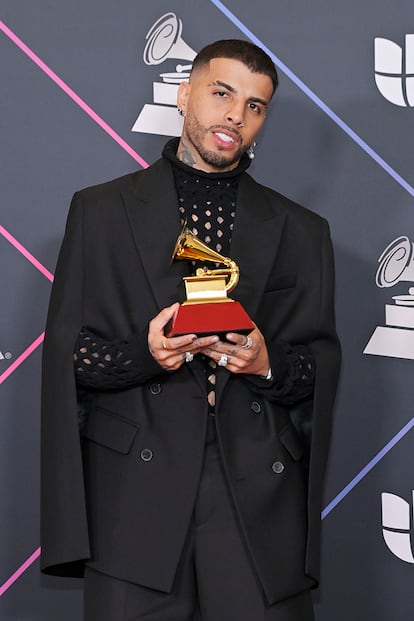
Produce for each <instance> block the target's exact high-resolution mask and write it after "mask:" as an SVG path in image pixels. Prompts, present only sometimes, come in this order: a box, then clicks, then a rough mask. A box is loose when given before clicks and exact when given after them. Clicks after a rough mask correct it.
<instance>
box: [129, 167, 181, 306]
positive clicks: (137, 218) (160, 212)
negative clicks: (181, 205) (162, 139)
mask: <svg viewBox="0 0 414 621" xmlns="http://www.w3.org/2000/svg"><path fill="white" fill-rule="evenodd" d="M134 181H135V183H134V185H133V186H132V187H131V188H130V190H129V191H126V192H124V193H123V200H124V204H125V207H126V211H127V214H128V219H129V222H130V226H131V230H132V234H133V237H134V240H135V245H136V248H137V252H138V255H139V258H140V260H141V263H142V266H143V268H144V270H145V272H146V274H147V277H148V284H149V287H150V289H151V292H152V294H153V296H154V298H155V301H156V305H157V307H158V309H159V310H161V309H162V308H165V307H166V306H169V305H170V304H172V303H173V302H177V301H182V300H183V296H184V287H183V280H182V279H183V276H187V275H188V274H189V270H190V266H189V265H188V263H187V262H186V261H174V262H173V263H171V256H172V253H173V250H174V246H175V242H176V240H177V237H178V235H179V232H180V230H181V221H180V215H179V212H178V206H177V196H176V191H175V188H174V180H173V175H172V172H171V168H170V165H169V164H168V162H166V161H165V160H159V161H158V162H156V163H155V164H154V165H153V166H151V167H150V168H149V169H148V170H146V171H144V172H141V173H138V174H137V175H136V177H135V179H134Z"/></svg>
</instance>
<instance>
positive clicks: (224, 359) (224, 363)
mask: <svg viewBox="0 0 414 621" xmlns="http://www.w3.org/2000/svg"><path fill="white" fill-rule="evenodd" d="M228 361H229V358H228V356H227V354H221V356H220V360H219V361H218V363H217V364H218V365H219V367H226V366H227V363H228Z"/></svg>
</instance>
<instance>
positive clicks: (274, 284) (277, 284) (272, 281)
mask: <svg viewBox="0 0 414 621" xmlns="http://www.w3.org/2000/svg"><path fill="white" fill-rule="evenodd" d="M295 285H296V272H285V273H279V274H274V275H273V274H272V275H271V276H270V278H269V280H268V281H267V283H266V287H265V293H268V292H271V291H278V290H279V289H290V288H291V287H294V286H295Z"/></svg>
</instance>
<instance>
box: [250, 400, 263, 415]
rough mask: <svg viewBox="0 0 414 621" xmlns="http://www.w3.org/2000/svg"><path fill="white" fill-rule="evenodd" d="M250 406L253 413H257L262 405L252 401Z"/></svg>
mask: <svg viewBox="0 0 414 621" xmlns="http://www.w3.org/2000/svg"><path fill="white" fill-rule="evenodd" d="M250 408H251V409H252V410H253V412H254V413H255V414H259V413H260V412H261V411H262V406H261V405H260V403H259V402H258V401H253V402H252V404H251V405H250Z"/></svg>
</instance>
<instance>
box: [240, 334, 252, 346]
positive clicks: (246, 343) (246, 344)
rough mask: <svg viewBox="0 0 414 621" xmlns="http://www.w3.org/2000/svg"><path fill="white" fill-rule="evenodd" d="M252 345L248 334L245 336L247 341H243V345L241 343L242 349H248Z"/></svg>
mask: <svg viewBox="0 0 414 621" xmlns="http://www.w3.org/2000/svg"><path fill="white" fill-rule="evenodd" d="M252 345H253V340H252V338H251V337H250V336H248V337H247V341H246V342H245V344H244V345H242V346H241V347H242V349H250V347H251V346H252Z"/></svg>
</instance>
